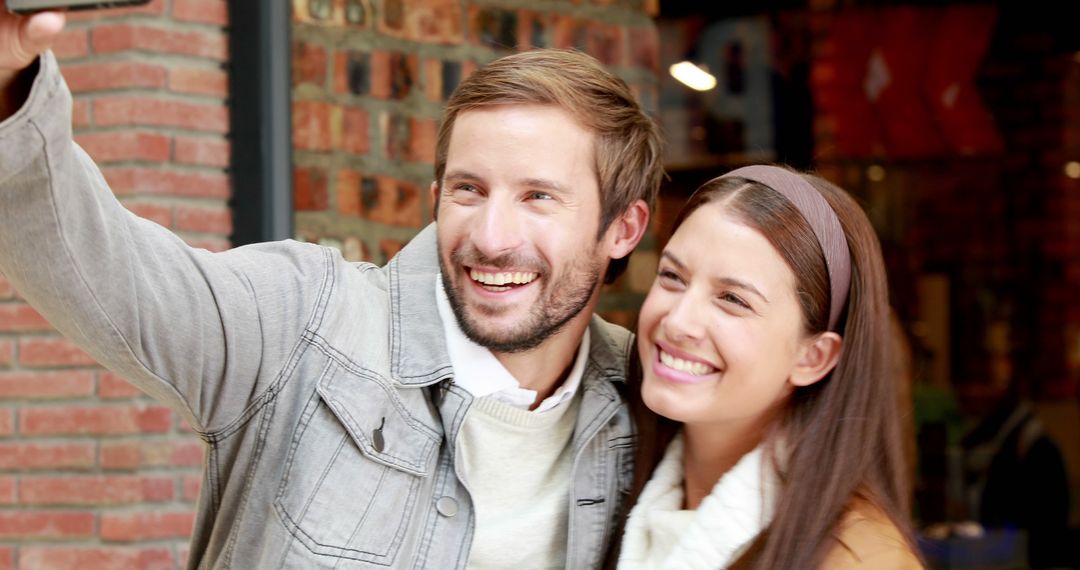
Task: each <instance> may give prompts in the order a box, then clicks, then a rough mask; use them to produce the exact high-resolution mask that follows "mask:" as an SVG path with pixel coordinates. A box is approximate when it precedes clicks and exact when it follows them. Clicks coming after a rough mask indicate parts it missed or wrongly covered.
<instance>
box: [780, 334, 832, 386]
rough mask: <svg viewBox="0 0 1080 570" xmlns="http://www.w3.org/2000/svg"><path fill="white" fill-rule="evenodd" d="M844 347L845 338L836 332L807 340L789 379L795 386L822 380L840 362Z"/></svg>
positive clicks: (807, 384)
mask: <svg viewBox="0 0 1080 570" xmlns="http://www.w3.org/2000/svg"><path fill="white" fill-rule="evenodd" d="M843 348H844V339H843V338H841V337H840V335H838V334H836V333H834V332H824V333H821V334H818V335H815V336H813V337H810V338H809V339H807V340H805V341H804V342H803V345H802V349H801V350H802V354H801V355H799V360H798V362H796V363H795V369H794V370H792V371H791V378H790V380H789V381H790V382H791V383H792V384H793V385H795V386H809V385H811V384H813V383H814V382H817V381H818V380H821V379H822V378H824V377H825V375H827V374H828V373H829V371H830V370H832V369H833V368H835V367H836V363H837V362H840V352H841V351H842V350H843Z"/></svg>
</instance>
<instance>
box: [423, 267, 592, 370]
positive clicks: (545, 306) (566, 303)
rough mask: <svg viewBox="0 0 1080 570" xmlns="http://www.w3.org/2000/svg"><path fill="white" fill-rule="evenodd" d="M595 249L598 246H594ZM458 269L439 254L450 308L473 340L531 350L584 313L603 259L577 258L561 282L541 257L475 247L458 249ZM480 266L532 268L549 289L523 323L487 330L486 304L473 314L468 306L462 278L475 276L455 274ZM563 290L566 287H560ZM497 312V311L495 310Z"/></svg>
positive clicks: (503, 349) (497, 348)
mask: <svg viewBox="0 0 1080 570" xmlns="http://www.w3.org/2000/svg"><path fill="white" fill-rule="evenodd" d="M594 251H595V250H594ZM451 257H452V258H453V263H454V265H453V267H447V266H446V261H445V260H444V258H443V255H442V253H441V252H440V254H439V269H440V270H441V271H442V275H443V279H442V282H443V289H444V290H445V291H446V297H447V298H448V299H449V301H450V307H451V308H452V309H453V311H454V317H456V318H457V321H458V326H460V327H461V331H462V332H464V333H465V336H466V337H468V338H469V340H471V341H473V342H475V343H476V344H478V345H480V346H483V347H484V348H487V349H488V350H491V351H492V352H498V353H517V352H526V351H529V350H532V349H534V348H536V347H538V346H540V345H541V344H542V343H543V342H544V341H545V340H547V339H548V338H550V337H551V336H552V335H554V334H555V333H557V332H559V331H560V330H562V329H563V327H565V326H566V323H568V322H570V320H571V319H573V318H574V317H575V316H577V315H578V314H579V313H581V311H583V310H585V307H587V306H588V304H589V300H590V299H591V298H592V295H593V292H594V291H595V290H596V288H597V286H598V285H599V283H600V265H601V264H600V263H599V262H595V261H593V260H592V257H591V256H590V255H588V254H586V255H583V256H581V257H579V258H577V259H576V260H575V261H574V263H572V264H571V265H570V266H569V267H567V269H566V271H564V272H563V275H561V276H560V277H559V278H558V279H557V280H555V281H552V280H551V267H550V266H549V265H548V264H546V263H544V262H543V260H540V259H530V258H523V257H522V256H516V255H513V254H507V255H504V256H501V257H498V258H495V259H489V258H486V257H484V256H483V255H482V254H481V253H479V252H478V251H476V250H475V249H474V248H471V247H470V248H468V250H463V249H459V250H455V251H454V252H452V253H451ZM477 265H483V266H485V267H492V268H496V269H507V270H509V269H515V270H518V271H520V270H522V269H525V268H531V269H533V270H534V271H536V272H537V273H538V274H539V277H538V278H537V279H538V280H539V281H541V283H542V285H543V287H544V289H543V290H541V292H540V298H539V299H538V300H537V302H536V303H535V304H534V305H533V306H532V308H531V309H530V311H529V313H528V316H527V317H525V319H524V320H523V322H519V323H517V324H516V326H514V327H513V329H512V330H509V331H485V330H483V327H482V326H481V322H480V320H481V319H483V317H484V315H483V314H482V313H483V312H484V311H485V310H486V307H483V306H481V307H477V308H475V311H476V312H480V313H481V314H479V315H475V318H474V316H473V315H471V314H470V312H469V311H467V310H466V308H465V302H464V301H463V299H462V297H463V295H462V294H461V290H460V288H459V287H458V283H457V281H456V280H457V279H458V278H464V279H469V280H471V278H470V277H469V276H467V275H462V274H459V273H456V272H452V271H453V270H454V269H456V268H460V267H464V266H470V267H474V266H477ZM559 289H563V291H561V292H560V291H559ZM492 314H494V312H492Z"/></svg>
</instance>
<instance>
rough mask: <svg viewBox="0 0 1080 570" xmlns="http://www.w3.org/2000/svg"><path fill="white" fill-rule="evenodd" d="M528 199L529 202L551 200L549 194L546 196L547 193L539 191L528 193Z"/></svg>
mask: <svg viewBox="0 0 1080 570" xmlns="http://www.w3.org/2000/svg"><path fill="white" fill-rule="evenodd" d="M529 199H530V200H551V194H548V193H547V192H540V191H536V192H529Z"/></svg>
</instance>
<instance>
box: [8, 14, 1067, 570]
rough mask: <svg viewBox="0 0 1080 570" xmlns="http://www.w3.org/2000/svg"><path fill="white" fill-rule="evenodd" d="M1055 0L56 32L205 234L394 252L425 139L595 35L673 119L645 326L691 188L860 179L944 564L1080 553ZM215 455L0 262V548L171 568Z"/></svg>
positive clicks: (425, 208) (15, 560)
mask: <svg viewBox="0 0 1080 570" xmlns="http://www.w3.org/2000/svg"><path fill="white" fill-rule="evenodd" d="M1068 12H1070V11H1068V10H1067V9H1066V8H1064V7H1053V6H1051V5H1050V4H1049V3H1047V4H1045V5H1043V4H1040V3H1038V2H1023V3H1021V2H1005V3H994V4H991V3H952V2H930V1H925V2H881V1H875V2H869V1H866V2H862V1H838V0H806V1H802V2H798V1H791V0H788V1H763V2H742V3H734V2H691V1H689V0H292V1H291V2H290V3H286V2H265V3H263V2H251V1H250V0H228V1H227V0H154V1H153V2H151V3H150V4H149V5H148V6H145V7H141V8H136V9H123V10H109V11H102V12H96V13H83V14H78V15H72V17H71V20H70V25H69V27H68V29H67V31H66V32H65V33H64V36H63V38H62V39H61V41H60V42H59V43H58V45H57V46H56V50H55V51H56V53H57V56H58V57H59V58H60V60H61V65H62V68H63V71H64V74H65V77H66V78H67V80H68V83H69V85H70V86H71V88H72V90H73V92H74V93H75V108H74V126H75V130H76V134H77V139H78V141H79V143H80V144H82V145H83V147H84V148H86V149H87V151H88V152H89V153H90V154H91V155H92V156H93V157H94V158H95V160H96V161H97V162H98V163H99V164H100V165H101V166H102V169H103V172H104V173H105V176H106V177H107V178H108V180H109V182H110V183H111V185H112V187H113V189H114V191H115V192H116V194H117V195H118V196H119V197H120V198H121V200H123V201H124V203H125V204H126V205H127V206H128V207H129V208H130V209H132V210H133V211H135V212H136V213H138V214H139V215H142V216H144V217H147V218H149V219H151V220H154V221H156V222H158V223H160V224H162V225H165V226H167V227H169V228H171V229H172V230H174V231H175V232H176V233H177V234H179V235H180V236H181V237H183V238H184V239H185V240H187V241H188V242H189V243H191V244H193V245H196V246H199V247H206V248H209V249H213V250H221V249H226V248H229V247H232V246H235V245H241V244H244V243H250V242H253V241H262V240H267V239H281V238H295V239H300V240H304V241H311V242H318V243H322V244H325V245H329V246H333V247H337V248H339V249H340V250H341V251H342V252H343V254H344V255H345V257H346V258H348V259H351V260H368V261H373V262H375V263H383V262H385V261H386V260H387V259H388V258H389V257H391V256H392V255H393V254H394V253H396V252H397V251H398V250H399V249H400V248H401V246H402V245H403V244H404V243H406V242H407V241H408V240H409V239H410V238H411V237H412V236H413V235H415V233H416V232H418V231H419V229H420V228H422V227H423V226H424V225H426V223H427V222H428V221H429V220H430V219H431V203H430V200H429V196H428V192H427V187H428V185H429V184H430V181H431V179H432V164H433V159H434V147H435V133H436V129H437V124H438V119H439V116H440V113H441V109H442V105H443V103H444V102H445V100H446V98H447V96H448V95H449V94H450V92H451V91H452V90H453V88H454V87H455V86H456V85H457V83H458V82H459V81H460V80H461V79H462V78H463V77H466V76H468V74H469V73H471V72H472V71H473V70H475V69H476V68H477V66H479V65H483V64H484V63H486V62H487V61H490V60H492V59H494V58H496V57H499V56H500V55H504V54H507V53H510V52H513V51H518V50H524V49H529V48H532V47H551V46H555V47H576V48H579V49H582V50H584V51H586V52H588V53H590V54H592V55H594V56H596V57H597V58H598V59H600V60H601V61H602V62H603V63H604V64H605V65H607V66H608V67H609V68H610V69H611V70H612V71H613V72H614V73H616V74H617V75H619V76H620V77H622V78H624V79H625V80H626V81H627V82H628V83H629V84H630V85H631V87H632V88H633V90H634V92H635V93H636V94H637V95H638V97H639V99H640V100H641V101H642V103H643V104H644V105H645V107H646V108H647V109H649V111H650V112H651V113H653V114H654V116H655V117H656V118H657V119H658V121H659V122H660V124H661V126H662V128H663V131H664V135H665V138H666V141H667V149H666V164H667V169H668V173H669V179H668V180H667V181H666V182H665V184H664V186H663V189H662V195H661V200H660V204H659V207H658V211H657V213H656V215H655V217H654V223H653V225H652V228H651V232H650V235H649V236H648V237H647V238H646V240H645V242H644V243H643V245H642V246H641V247H640V248H639V250H638V251H637V252H636V253H635V254H634V256H633V258H632V260H631V264H630V270H629V271H628V272H627V274H626V275H625V276H624V277H623V278H622V279H621V280H620V281H619V282H618V283H616V284H614V285H612V286H610V287H609V288H608V289H606V290H605V293H604V297H603V299H602V306H601V312H602V313H603V315H604V316H606V317H607V318H609V319H610V320H614V321H616V322H619V323H622V324H625V325H627V326H632V325H633V323H634V318H635V314H636V311H637V307H638V306H639V304H640V303H641V301H642V299H643V298H644V294H645V292H646V291H647V290H648V287H649V285H650V284H651V282H652V278H653V274H654V271H655V266H656V259H657V255H656V252H657V251H658V249H659V248H660V247H661V245H662V243H663V241H664V239H665V238H666V236H667V232H668V228H669V225H670V222H671V220H672V218H673V216H674V214H675V212H677V210H678V208H679V207H680V205H681V204H682V202H683V201H684V200H685V199H686V198H687V197H688V196H689V194H690V193H691V192H692V191H693V190H694V189H695V188H696V187H697V186H698V185H700V184H701V183H702V182H704V181H706V180H708V179H710V178H712V177H714V176H717V175H719V174H722V173H724V172H726V171H728V170H730V169H733V168H735V167H738V166H741V165H744V164H747V163H753V162H762V161H776V162H785V163H788V164H791V165H793V166H795V167H798V168H801V169H808V170H814V171H816V172H818V173H819V174H821V175H822V176H824V177H825V178H828V179H829V180H832V181H833V182H835V183H837V184H839V185H840V186H842V187H844V188H845V189H847V190H849V191H850V192H852V193H853V194H855V195H856V196H857V197H859V199H860V200H861V201H862V203H863V204H864V206H865V207H866V209H867V212H868V213H869V215H870V218H871V219H872V221H873V222H874V224H875V227H876V228H877V231H878V235H879V237H880V239H881V243H882V248H883V251H884V254H885V258H886V262H887V265H888V270H889V279H890V288H891V296H892V298H891V306H892V312H893V315H894V331H895V333H896V334H895V341H896V347H897V351H896V354H897V358H896V359H895V363H894V364H895V366H894V372H895V374H896V376H897V386H898V393H897V406H900V407H901V408H902V409H903V410H905V412H906V413H905V418H906V419H907V428H908V429H907V440H906V441H905V443H904V445H905V450H906V451H907V454H908V457H909V459H910V468H911V473H912V476H913V480H914V488H913V494H912V505H913V508H912V511H913V513H912V514H913V518H914V521H915V523H916V526H917V528H918V529H919V533H920V540H921V542H920V546H921V548H922V550H923V553H924V555H925V556H926V558H927V560H928V562H930V563H931V565H932V566H933V567H935V568H992V569H996V568H1075V567H1078V566H1080V560H1078V556H1080V555H1078V552H1080V547H1078V546H1076V544H1080V530H1078V529H1080V294H1078V291H1080V34H1077V33H1076V31H1075V28H1076V26H1075V19H1071V18H1070V17H1069V16H1068ZM201 462H202V444H201V442H200V440H199V439H198V437H197V436H196V435H195V434H193V433H191V431H190V429H189V428H188V427H187V426H186V425H184V424H183V422H181V421H180V420H179V418H178V416H177V415H176V414H173V413H172V412H171V411H170V410H168V409H167V408H164V407H162V406H160V405H158V404H156V403H154V402H153V401H151V400H149V399H148V398H146V397H145V396H143V395H142V394H141V393H140V392H138V391H137V390H135V389H134V388H132V387H131V386H130V385H128V384H127V382H126V381H125V380H124V379H123V378H119V377H117V376H115V375H113V374H111V373H108V372H106V371H104V370H102V369H100V368H98V367H97V366H96V365H95V363H94V362H93V361H92V359H90V358H89V357H88V356H86V355H85V354H84V353H83V352H81V351H80V350H78V349H77V348H75V347H73V346H72V345H70V344H69V343H68V342H67V341H65V340H64V339H63V338H61V337H59V336H58V335H57V334H56V333H55V332H53V331H52V329H51V327H49V325H48V323H46V322H45V321H44V320H43V319H42V318H41V317H40V316H39V315H38V314H37V313H36V312H35V311H34V310H33V309H31V308H30V307H28V306H27V305H26V304H25V303H24V302H22V300H21V298H20V296H19V294H18V292H17V291H14V290H13V288H12V287H11V286H10V285H9V284H8V282H7V281H6V280H5V279H4V278H3V276H0V569H4V568H13V569H30V568H33V569H49V568H90V569H96V568H181V567H183V565H184V564H185V562H186V559H187V551H186V549H187V546H186V542H187V537H188V535H189V534H190V532H191V527H192V523H193V520H194V519H193V508H194V500H195V498H196V496H197V493H198V491H199V488H200V482H201Z"/></svg>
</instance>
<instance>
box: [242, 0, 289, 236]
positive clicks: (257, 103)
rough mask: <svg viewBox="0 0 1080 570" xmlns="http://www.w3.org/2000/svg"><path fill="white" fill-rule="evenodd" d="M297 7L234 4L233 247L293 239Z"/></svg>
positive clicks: (272, 3)
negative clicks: (294, 32)
mask: <svg viewBox="0 0 1080 570" xmlns="http://www.w3.org/2000/svg"><path fill="white" fill-rule="evenodd" d="M291 4H292V3H291V2H279V1H274V2H262V1H255V2H253V1H251V0H229V6H228V9H229V93H230V99H229V117H230V119H229V122H230V138H231V141H232V158H231V165H230V166H231V174H232V176H231V178H232V190H233V196H232V200H231V202H230V205H231V207H232V217H233V234H232V236H231V237H232V242H233V245H234V246H241V245H245V244H249V243H257V242H263V241H271V240H280V239H288V238H291V237H293V206H292V204H293V192H292V135H291V132H292V124H291V123H292V78H291V73H292V70H291V61H292V57H291V52H292V40H291V13H290V5H291Z"/></svg>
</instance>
